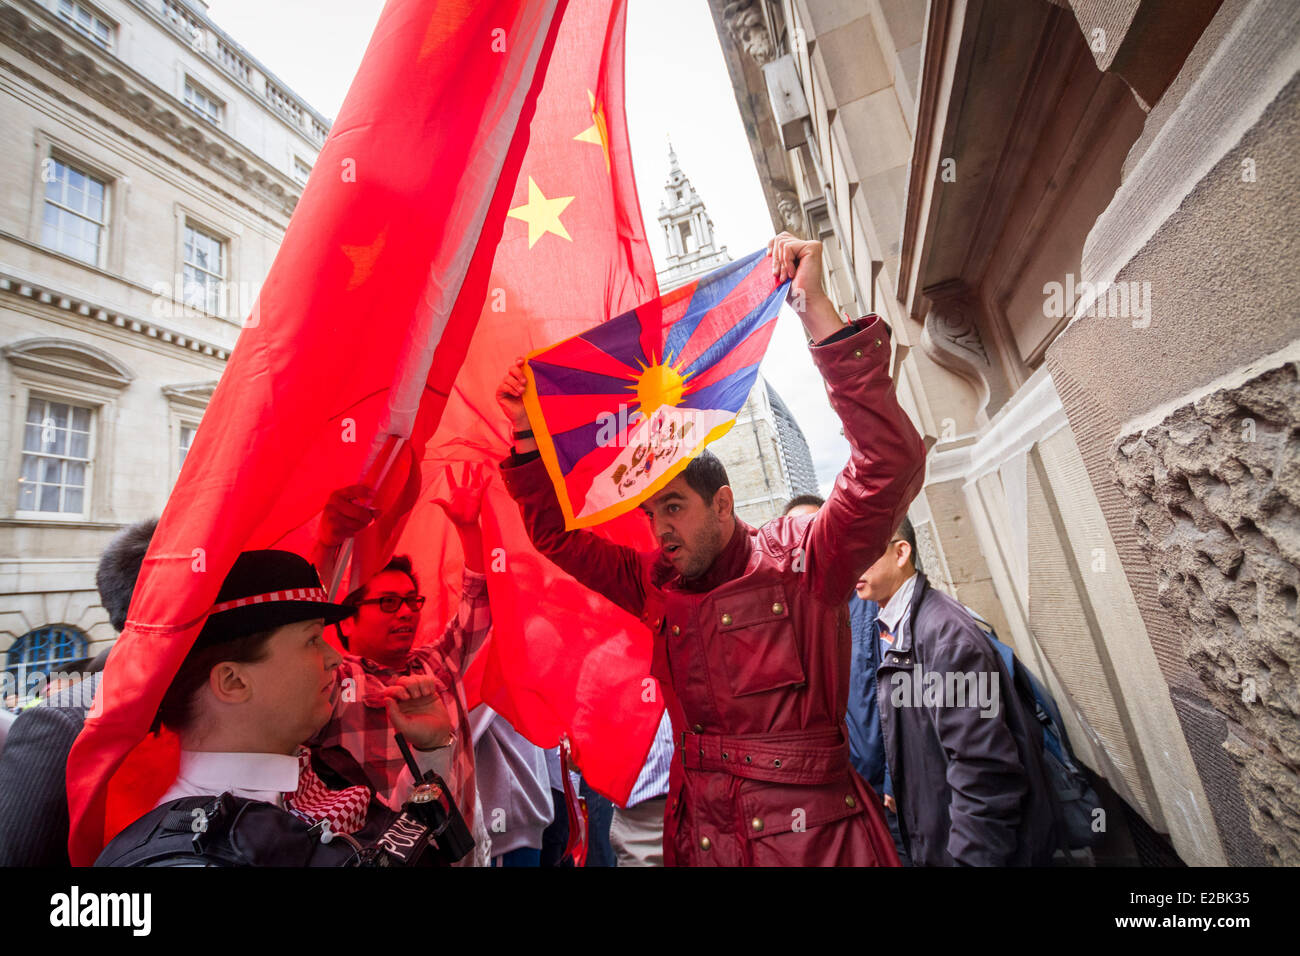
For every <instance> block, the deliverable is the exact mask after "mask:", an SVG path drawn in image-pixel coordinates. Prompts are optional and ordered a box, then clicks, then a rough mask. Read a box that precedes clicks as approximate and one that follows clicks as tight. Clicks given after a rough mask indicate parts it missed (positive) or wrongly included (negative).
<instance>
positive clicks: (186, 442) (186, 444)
mask: <svg viewBox="0 0 1300 956" xmlns="http://www.w3.org/2000/svg"><path fill="white" fill-rule="evenodd" d="M198 430H199V426H198V425H191V424H189V423H187V422H182V423H181V441H180V448H179V451H180V464H182V465H184V464H185V456H186V455H188V454H189V453H190V445H192V444H194V434H195V433H196V432H197V431H198Z"/></svg>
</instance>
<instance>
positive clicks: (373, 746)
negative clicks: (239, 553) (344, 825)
mask: <svg viewBox="0 0 1300 956" xmlns="http://www.w3.org/2000/svg"><path fill="white" fill-rule="evenodd" d="M480 477H481V476H480ZM449 484H450V491H449V494H448V495H447V497H446V498H443V499H438V500H437V501H436V503H437V504H439V505H441V506H442V509H443V511H444V512H445V513H446V514H447V517H448V518H449V519H450V521H451V522H452V525H453V526H454V527H455V528H456V531H457V533H458V534H459V536H460V540H461V546H462V549H463V551H464V555H465V570H464V578H463V583H462V587H461V598H460V607H459V609H458V611H457V614H456V617H454V618H453V619H452V620H451V621H450V622H449V623H448V624H447V627H446V629H445V630H444V631H443V633H442V636H441V637H440V638H439V639H437V640H434V641H428V642H426V643H424V644H420V645H416V644H415V641H416V638H417V636H418V635H419V631H420V611H421V609H422V608H423V607H424V603H425V598H424V596H423V595H421V594H420V588H419V582H418V580H417V579H416V575H415V572H414V570H413V569H412V567H411V559H410V558H409V557H406V556H405V555H398V556H395V557H394V558H393V559H392V560H391V561H389V562H388V564H387V565H386V566H385V567H384V569H383V570H382V571H380V572H379V573H378V574H376V575H375V576H374V577H373V578H371V579H370V580H369V581H367V582H366V583H365V584H364V585H363V586H362V587H360V588H358V589H357V590H355V591H353V592H352V593H351V594H349V595H348V596H347V597H346V598H345V599H344V601H343V603H344V604H346V605H348V606H350V607H355V608H356V609H357V613H356V616H355V617H353V618H351V619H349V620H345V621H340V622H339V635H340V639H341V642H342V644H343V646H344V648H345V653H344V654H343V663H342V666H341V667H340V668H339V676H340V681H341V684H342V692H341V693H340V695H339V700H338V703H337V705H336V706H335V709H334V716H333V717H332V718H331V719H330V721H329V723H327V724H326V725H325V727H324V728H323V729H322V730H321V731H320V733H319V734H318V735H317V736H316V737H315V738H314V739H313V740H312V744H311V745H312V747H313V749H315V750H316V752H317V753H318V754H319V756H320V759H321V760H322V761H323V762H324V763H325V764H326V765H327V766H328V767H329V768H330V769H331V770H333V771H335V773H336V774H337V775H338V778H339V779H338V782H344V783H348V784H357V783H362V782H365V783H368V784H369V785H370V786H371V787H373V788H374V790H375V794H376V796H377V797H378V798H379V799H380V800H382V801H383V802H384V803H385V804H387V805H388V806H390V807H393V808H395V809H396V808H400V807H401V805H402V803H403V802H404V801H405V799H406V798H407V797H408V796H409V790H410V783H409V778H407V777H403V775H402V770H403V768H404V767H405V766H406V760H405V758H404V756H403V754H402V751H401V747H400V745H399V744H398V742H397V739H396V737H395V735H394V732H393V726H392V721H391V719H390V716H389V713H388V709H387V708H388V706H389V705H388V704H387V703H386V694H385V688H387V687H389V686H391V685H393V684H395V683H397V682H399V681H400V680H401V679H402V678H404V677H407V676H409V675H415V674H420V675H429V676H432V677H434V678H435V679H436V680H437V682H438V687H439V696H440V698H441V700H442V703H443V705H444V706H445V707H446V710H447V715H448V719H449V728H450V729H449V733H448V736H447V739H446V740H445V741H444V742H443V744H442V749H440V750H439V751H438V755H439V757H438V759H435V760H434V761H433V764H432V769H434V770H435V771H437V772H438V774H439V775H440V776H441V777H442V778H443V779H444V780H446V781H447V784H448V786H449V787H450V788H451V791H452V796H453V797H454V799H455V801H456V805H457V807H458V808H459V810H460V812H461V814H462V815H463V816H464V817H465V821H466V823H469V824H470V827H471V830H472V832H473V834H474V840H475V844H476V847H475V851H474V853H473V854H471V855H470V856H468V857H466V858H465V860H463V861H462V862H461V864H460V865H466V866H486V865H487V864H488V860H489V853H490V841H489V840H488V837H487V830H486V827H485V826H484V823H483V814H482V809H481V808H480V807H479V805H478V804H479V800H478V794H477V791H476V788H475V781H474V747H473V743H472V741H471V737H470V728H469V716H468V713H467V710H466V706H465V693H464V690H463V688H462V683H461V678H462V677H463V675H464V672H465V668H466V667H467V666H468V664H469V661H470V660H471V659H472V658H473V656H474V654H476V653H477V652H478V649H479V648H480V647H481V646H482V645H483V641H484V639H485V638H486V637H487V634H488V631H489V630H490V628H491V626H492V615H491V610H490V608H489V605H488V593H487V576H486V575H485V574H484V564H483V539H482V533H481V531H480V529H479V525H478V516H479V509H480V505H481V500H482V494H483V487H484V485H483V484H482V482H481V481H475V480H471V476H470V475H469V474H468V472H465V473H464V474H462V476H461V478H460V479H459V480H455V479H451V476H450V475H449ZM366 496H367V492H366V489H364V488H360V487H353V488H345V489H341V490H340V491H337V492H335V493H334V495H333V496H332V497H331V499H330V502H329V504H327V505H326V508H325V512H324V522H323V526H322V535H321V537H322V541H325V542H326V543H334V539H336V538H337V539H338V540H342V539H343V538H345V537H347V536H350V535H352V534H356V533H357V532H358V531H360V530H361V529H362V528H363V527H365V525H366V524H368V523H369V522H370V520H372V518H373V514H372V513H371V512H370V510H369V509H368V507H367V506H366V505H365V504H364V501H365V500H366ZM327 538H328V540H327Z"/></svg>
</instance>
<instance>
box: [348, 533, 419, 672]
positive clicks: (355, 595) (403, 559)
mask: <svg viewBox="0 0 1300 956" xmlns="http://www.w3.org/2000/svg"><path fill="white" fill-rule="evenodd" d="M385 571H401V572H402V573H403V574H405V575H406V576H407V577H408V578H410V579H411V583H412V584H414V585H415V590H417V591H418V590H420V579H419V578H417V577H416V576H415V569H414V568H412V567H411V557H410V555H407V554H395V555H393V556H392V557H391V558H390V559H389V560H388V563H387V564H385V565H384V566H383V567H382V568H380V569H379V572H378V574H376V575H375V577H376V578H377V577H379V575H380V574H383V573H384V572H385ZM371 580H372V581H373V580H374V578H371ZM369 584H370V581H367V582H366V583H365V584H363V585H361V587H359V588H357V589H356V590H355V591H353V592H352V593H351V594H349V595H348V596H347V597H345V598H344V599H343V603H344V604H346V605H348V607H360V605H361V602H362V601H364V600H365V599H366V587H367V585H369ZM334 633H335V634H337V635H338V636H339V643H340V644H342V645H343V648H344V650H347V649H348V638H347V635H346V634H344V633H343V628H342V626H341V622H340V623H339V624H335V625H334Z"/></svg>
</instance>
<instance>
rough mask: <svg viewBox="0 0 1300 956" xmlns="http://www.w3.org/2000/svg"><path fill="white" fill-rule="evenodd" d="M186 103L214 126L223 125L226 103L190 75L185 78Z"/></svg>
mask: <svg viewBox="0 0 1300 956" xmlns="http://www.w3.org/2000/svg"><path fill="white" fill-rule="evenodd" d="M185 105H186V106H188V107H189V108H190V109H192V110H193V111H194V112H196V113H198V114H199V115H200V116H202V117H203V118H204V119H205V120H207V121H208V122H209V123H211V124H212V125H213V126H220V125H221V113H222V111H223V110H224V109H225V104H224V103H222V102H221V100H219V99H217V98H216V97H215V96H213V95H212V94H211V93H209V92H208V91H207V90H205V89H204V88H203V87H201V86H199V85H198V84H197V83H195V82H194V81H193V80H191V79H189V78H188V77H187V78H186V80H185Z"/></svg>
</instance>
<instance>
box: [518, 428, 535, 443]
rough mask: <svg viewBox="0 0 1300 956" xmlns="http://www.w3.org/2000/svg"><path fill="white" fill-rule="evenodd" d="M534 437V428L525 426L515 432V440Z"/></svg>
mask: <svg viewBox="0 0 1300 956" xmlns="http://www.w3.org/2000/svg"><path fill="white" fill-rule="evenodd" d="M532 437H533V430H532V429H531V428H523V429H520V430H519V431H517V432H515V441H522V440H523V439H525V438H532Z"/></svg>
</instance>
